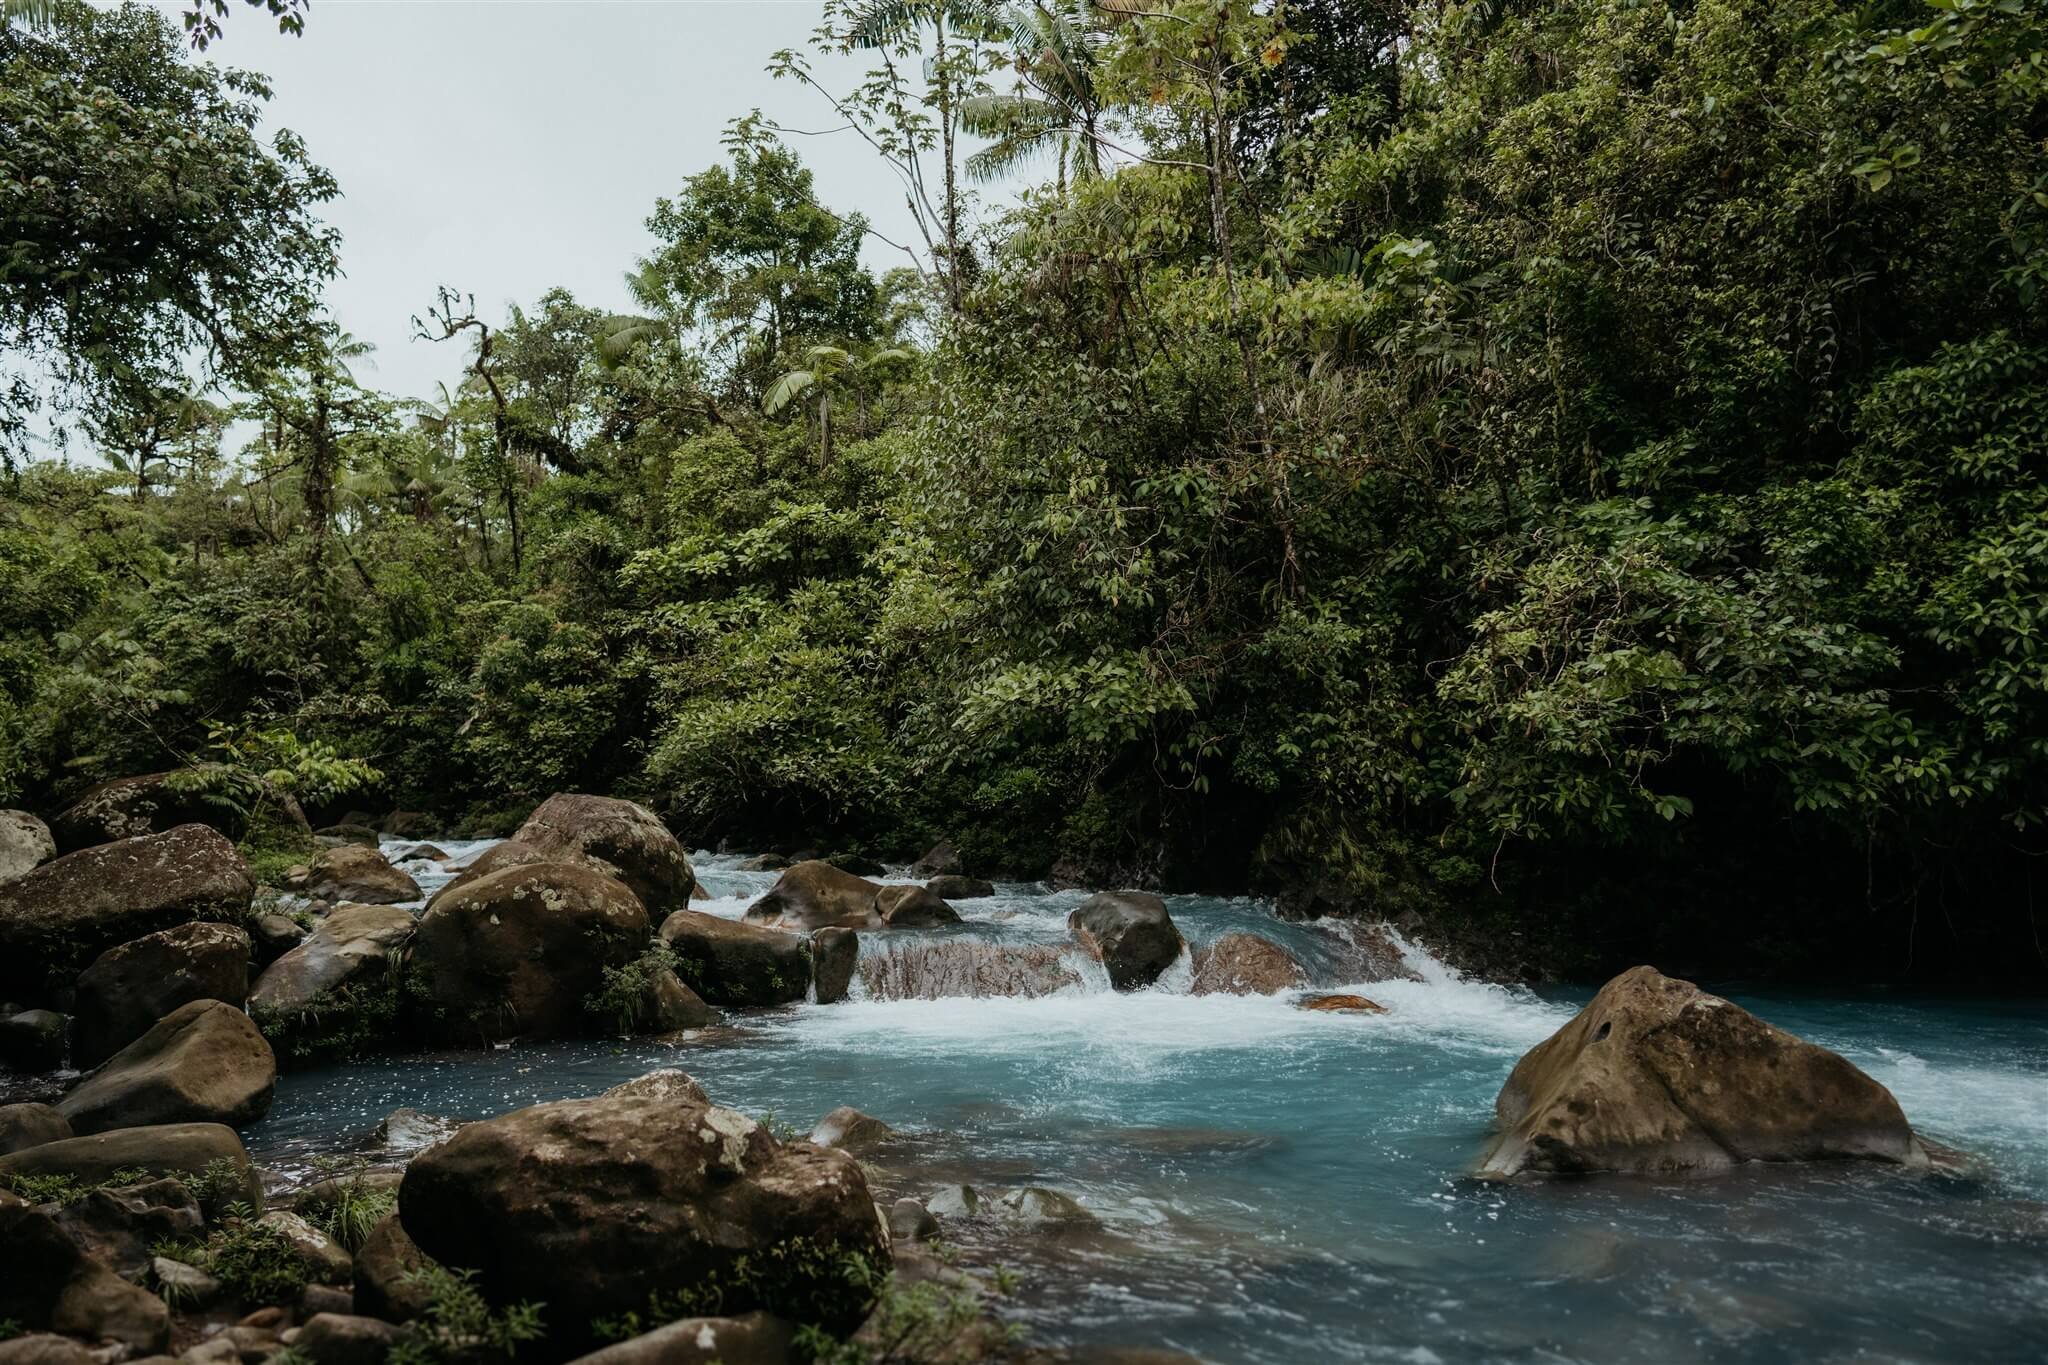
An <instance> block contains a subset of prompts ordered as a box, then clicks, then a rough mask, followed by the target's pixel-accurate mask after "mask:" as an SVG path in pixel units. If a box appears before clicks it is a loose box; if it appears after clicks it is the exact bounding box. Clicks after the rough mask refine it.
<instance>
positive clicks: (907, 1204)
mask: <svg viewBox="0 0 2048 1365" xmlns="http://www.w3.org/2000/svg"><path fill="white" fill-rule="evenodd" d="M938 1235H939V1220H938V1218H937V1216H936V1215H934V1214H933V1213H932V1211H931V1210H930V1209H928V1208H926V1207H925V1206H924V1205H923V1204H922V1203H920V1202H918V1201H917V1200H915V1199H912V1198H910V1197H909V1196H908V1195H905V1196H904V1197H903V1198H901V1199H899V1200H897V1201H896V1202H895V1203H893V1204H891V1205H890V1206H889V1237H890V1239H891V1240H892V1241H894V1242H898V1243H903V1242H929V1241H931V1240H932V1238H934V1237H936V1236H938Z"/></svg>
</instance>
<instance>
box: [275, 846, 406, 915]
mask: <svg viewBox="0 0 2048 1365" xmlns="http://www.w3.org/2000/svg"><path fill="white" fill-rule="evenodd" d="M301 890H302V891H303V892H304V893H305V894H306V895H308V896H311V897H313V898H314V899H316V900H327V901H338V902H339V901H349V902H359V903H362V904H367V905H397V904H400V903H401V902H407V901H416V900H418V899H419V898H420V896H421V894H422V893H421V891H420V884H419V883H418V882H416V881H414V880H413V879H412V877H411V876H410V875H409V874H407V873H405V872H401V871H400V870H399V869H397V868H395V867H393V866H392V865H391V864H390V863H389V862H387V861H386V860H385V857H384V855H383V854H382V853H379V852H378V851H377V849H376V848H375V846H374V845H373V846H371V847H367V848H366V847H364V846H363V845H361V844H342V845H341V846H339V847H338V848H330V849H328V850H326V851H325V852H324V853H322V854H321V855H320V856H319V857H317V858H315V859H314V860H313V862H312V865H311V866H310V867H309V868H308V869H307V873H306V884H305V886H303V887H302V888H301Z"/></svg>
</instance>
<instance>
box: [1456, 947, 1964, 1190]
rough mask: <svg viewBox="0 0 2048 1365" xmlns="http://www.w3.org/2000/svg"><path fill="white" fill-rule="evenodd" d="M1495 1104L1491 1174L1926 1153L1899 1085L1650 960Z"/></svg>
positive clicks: (1623, 978)
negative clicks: (1897, 1093) (1895, 1094)
mask: <svg viewBox="0 0 2048 1365" xmlns="http://www.w3.org/2000/svg"><path fill="white" fill-rule="evenodd" d="M1494 1112H1495V1116H1496V1118H1497V1119H1498V1121H1499V1123H1500V1125H1501V1127H1502V1128H1503V1130H1504V1131H1503V1132H1502V1134H1501V1136H1500V1137H1499V1139H1498V1140H1497V1141H1496V1142H1495V1144H1494V1147H1493V1150H1492V1151H1490V1152H1489V1153H1488V1154H1487V1156H1486V1157H1485V1159H1484V1160H1483V1161H1482V1162H1481V1164H1480V1174H1481V1175H1483V1176H1489V1177H1507V1176H1514V1175H1520V1174H1523V1173H1525V1172H1542V1173H1572V1174H1579V1173H1589V1172H1596V1171H1631V1172H1663V1171H1685V1170H1721V1169H1726V1168H1727V1167H1730V1166H1733V1165H1735V1164H1737V1163H1739V1162H1745V1161H1817V1160H1827V1159H1834V1158H1864V1159H1869V1160H1877V1161H1887V1162H1896V1163H1900V1164H1904V1165H1914V1166H1925V1165H1926V1164H1927V1160H1928V1158H1927V1155H1926V1152H1925V1150H1924V1149H1923V1148H1922V1146H1921V1144H1920V1142H1919V1140H1918V1139H1917V1138H1915V1137H1914V1135H1913V1130H1912V1129H1911V1128H1910V1127H1909V1126H1908V1125H1907V1123H1906V1116H1905V1115H1904V1113H1902V1112H1901V1111H1900V1109H1899V1105H1898V1101H1897V1100H1895V1099H1893V1098H1892V1094H1891V1092H1890V1091H1889V1090H1887V1089H1885V1088H1884V1087H1883V1086H1882V1085H1879V1084H1878V1083H1877V1082H1876V1081H1874V1080H1872V1079H1871V1078H1870V1077H1868V1076H1866V1075H1865V1074H1864V1073H1863V1072H1861V1071H1859V1070H1857V1068H1856V1067H1854V1066H1853V1065H1851V1064H1850V1063H1849V1062H1848V1061H1847V1060H1845V1059H1844V1058H1842V1057H1841V1056H1839V1055H1837V1054H1836V1053H1833V1052H1830V1051H1828V1050H1827V1049H1826V1048H1823V1047H1816V1046H1815V1045H1814V1044H1812V1043H1809V1042H1806V1041H1805V1040H1803V1039H1800V1038H1797V1037H1795V1036H1793V1035H1792V1034H1789V1033H1786V1032H1785V1031H1784V1030H1782V1029H1778V1028H1774V1027H1772V1026H1771V1025H1770V1024H1767V1023H1765V1022H1764V1021H1763V1020H1761V1019H1759V1018H1757V1017H1756V1016H1755V1015H1753V1014H1751V1013H1749V1011H1747V1010H1745V1009H1743V1008H1741V1007H1740V1006H1738V1005H1734V1004H1731V1003H1730V1002H1728V1001H1726V1000H1723V999H1721V998H1720V997H1719V996H1714V995H1709V994H1707V993H1706V992H1705V991H1702V990H1701V989H1700V988H1699V987H1697V986H1695V985H1693V984H1692V983H1691V982H1689V981H1677V980H1673V979H1672V978H1670V977H1667V976H1664V975H1663V974H1661V973H1660V972H1658V971H1657V970H1656V969H1655V968H1653V967H1636V968H1632V969H1631V970H1629V971H1627V972H1624V973H1622V974H1621V975H1620V976H1618V977H1615V978H1614V979H1613V980H1612V981H1610V982H1608V983H1607V984H1606V985H1605V986H1603V987H1602V988H1601V989H1600V993H1599V994H1598V995H1596V996H1594V997H1593V1000H1592V1002H1591V1003H1590V1004H1588V1005H1587V1006H1586V1008H1585V1009H1583V1010H1581V1011H1580V1012H1579V1013H1578V1015H1577V1016H1576V1017H1574V1018H1573V1019H1572V1021H1571V1022H1570V1023H1568V1024H1566V1025H1565V1026H1564V1027H1563V1028H1561V1029H1559V1030H1558V1031H1557V1032H1556V1033H1555V1034H1553V1035H1552V1036H1551V1037H1550V1038H1548V1039H1547V1040H1545V1041H1544V1042H1541V1043H1539V1044H1537V1045H1536V1046H1535V1047H1534V1048H1533V1049H1531V1050H1530V1051H1529V1053H1528V1054H1527V1055H1526V1056H1524V1057H1523V1058H1522V1060H1521V1061H1520V1062H1519V1063H1517V1064H1516V1066H1515V1069H1514V1071H1513V1073H1512V1074H1511V1075H1510V1076H1509V1077H1508V1082H1507V1084H1506V1085H1505V1086H1503V1087H1502V1088H1501V1092H1500V1096H1499V1098H1498V1099H1497V1100H1495V1102H1494Z"/></svg>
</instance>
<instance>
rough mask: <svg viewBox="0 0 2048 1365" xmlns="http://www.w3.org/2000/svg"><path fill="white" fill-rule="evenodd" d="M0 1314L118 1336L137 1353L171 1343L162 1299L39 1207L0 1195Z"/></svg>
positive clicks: (18, 1321)
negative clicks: (104, 1261) (98, 1257)
mask: <svg viewBox="0 0 2048 1365" xmlns="http://www.w3.org/2000/svg"><path fill="white" fill-rule="evenodd" d="M0 1321H5V1322H11V1323H13V1324H14V1325H15V1326H16V1327H17V1328H26V1329H28V1330H30V1331H50V1332H58V1333H62V1334H63V1335H66V1336H77V1337H84V1338H85V1339H87V1340H89V1341H94V1342H98V1341H101V1340H110V1341H117V1342H119V1343H121V1344H122V1345H123V1346H126V1347H127V1348H129V1351H130V1352H132V1353H134V1354H138V1355H147V1354H149V1353H150V1352H152V1351H161V1350H163V1349H164V1348H165V1347H166V1346H167V1345H169V1343H170V1336H171V1318H170V1312H169V1310H168V1309H167V1308H165V1307H164V1302H163V1300H162V1299H159V1298H158V1297H157V1296H156V1295H154V1294H152V1293H150V1292H149V1291H147V1290H145V1289H138V1288H136V1287H135V1286H134V1285H132V1284H129V1283H127V1282H126V1281H124V1280H122V1279H121V1278H120V1277H119V1276H117V1275H115V1274H114V1272H113V1271H111V1270H109V1269H107V1268H106V1267H105V1266H103V1265H101V1264H100V1263H99V1262H98V1261H95V1260H93V1259H92V1258H91V1257H90V1256H88V1255H86V1253H85V1252H84V1251H83V1250H81V1249H80V1248H79V1246H78V1244H77V1243H75V1242H74V1241H72V1239H71V1237H70V1235H69V1234H67V1233H66V1232H65V1231H64V1229H63V1228H62V1227H60V1226H58V1223H57V1220H56V1219H55V1218H54V1217H53V1216H51V1214H50V1213H48V1212H47V1211H45V1210H44V1209H41V1208H36V1207H32V1206H30V1205H29V1204H27V1203H25V1202H22V1201H20V1200H15V1199H11V1198H5V1199H0Z"/></svg>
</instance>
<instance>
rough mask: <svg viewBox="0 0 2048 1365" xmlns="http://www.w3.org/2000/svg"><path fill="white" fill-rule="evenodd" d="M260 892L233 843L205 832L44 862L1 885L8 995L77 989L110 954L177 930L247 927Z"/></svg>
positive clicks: (1, 979)
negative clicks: (201, 923) (82, 975)
mask: <svg viewBox="0 0 2048 1365" xmlns="http://www.w3.org/2000/svg"><path fill="white" fill-rule="evenodd" d="M255 889H256V887H255V883H253V882H252V881H250V880H249V869H248V866H247V865H246V864H244V863H243V861H242V856H241V855H240V854H239V853H237V852H235V848H234V845H233V844H230V843H229V842H228V841H227V840H226V839H223V838H222V837H221V836H220V835H219V834H218V833H216V832H215V831H213V830H211V829H208V828H206V827H205V826H203V825H180V826H178V827H177V828H176V829H173V830H170V831H169V832H167V833H164V834H152V835H149V836H147V837H145V838H138V839H123V840H121V841H120V842H119V843H113V844H102V845H100V846H98V847H96V848H88V849H85V850H84V851H82V852H78V853H72V854H68V855H66V856H65V857H62V858H59V859H57V860H56V861H55V862H49V863H44V864H43V865H42V866H41V867H39V868H37V869H36V870H35V871H33V872H31V873H29V874H28V875H26V876H24V877H18V878H16V879H15V880H13V881H11V882H0V994H4V993H13V992H17V991H24V990H26V991H37V992H40V991H44V990H47V989H49V988H50V987H51V986H52V985H57V986H69V985H70V984H71V983H72V982H73V981H74V980H75V979H76V978H77V976H78V972H79V969H80V968H81V967H83V966H84V965H85V964H86V963H88V962H90V961H92V960H93V959H94V958H96V957H98V956H99V955H100V954H101V953H103V952H105V951H106V950H107V949H109V948H112V947H114V946H115V945H116V944H121V943H127V942H129V941H131V940H133V939H138V938H141V937H142V936H143V935H145V934H153V933H155V932H157V931H158V930H159V929H168V928H170V927H171V926H172V925H176V924H185V923H189V922H191V921H193V920H219V921H221V922H224V923H239V922H240V921H241V920H242V919H244V918H246V917H247V915H248V912H249V898H250V896H251V895H252V894H253V893H254V892H255Z"/></svg>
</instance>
